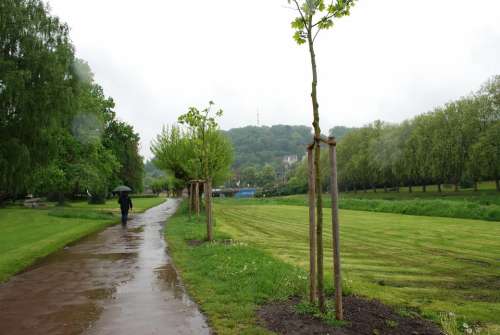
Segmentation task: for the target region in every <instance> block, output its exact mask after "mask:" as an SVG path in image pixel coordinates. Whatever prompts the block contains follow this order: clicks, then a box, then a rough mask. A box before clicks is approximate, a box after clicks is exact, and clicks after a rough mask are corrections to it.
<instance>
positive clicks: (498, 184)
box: [495, 178, 500, 192]
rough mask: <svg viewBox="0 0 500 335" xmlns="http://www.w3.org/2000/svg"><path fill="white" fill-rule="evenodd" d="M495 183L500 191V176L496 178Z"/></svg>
mask: <svg viewBox="0 0 500 335" xmlns="http://www.w3.org/2000/svg"><path fill="white" fill-rule="evenodd" d="M495 185H496V187H497V191H498V192H500V180H499V179H498V178H497V179H495Z"/></svg>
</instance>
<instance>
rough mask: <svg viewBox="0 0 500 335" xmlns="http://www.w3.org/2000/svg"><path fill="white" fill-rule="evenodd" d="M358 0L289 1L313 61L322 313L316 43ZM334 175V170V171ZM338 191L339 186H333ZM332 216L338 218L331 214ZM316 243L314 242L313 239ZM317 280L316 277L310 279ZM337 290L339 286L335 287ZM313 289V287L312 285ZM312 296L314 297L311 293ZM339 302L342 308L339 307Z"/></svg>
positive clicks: (319, 288)
mask: <svg viewBox="0 0 500 335" xmlns="http://www.w3.org/2000/svg"><path fill="white" fill-rule="evenodd" d="M354 1H355V0H332V1H331V3H330V4H326V3H325V1H324V0H301V1H299V0H288V3H289V4H292V5H293V7H292V8H293V9H295V10H297V12H298V14H299V16H298V17H297V18H295V20H294V21H293V22H292V28H293V29H294V30H295V34H294V35H293V37H294V39H295V41H296V42H297V43H298V44H299V45H302V44H305V43H307V45H308V47H309V54H310V58H311V70H312V85H311V86H312V87H311V100H312V107H313V127H314V181H315V182H314V186H315V187H314V188H315V196H316V243H317V255H316V257H317V287H316V290H317V295H318V305H319V308H320V310H321V311H325V309H326V307H325V294H324V282H323V276H324V274H323V199H322V189H321V172H320V152H321V151H320V138H321V128H320V124H319V103H318V96H317V87H318V70H317V65H316V54H315V51H314V43H315V41H316V38H317V37H318V34H319V32H320V31H321V30H326V29H329V28H332V27H333V25H334V20H336V19H340V18H341V17H343V16H347V15H349V12H350V9H351V7H352V6H353V4H354ZM334 173H335V171H334ZM334 186H335V188H336V186H337V185H334ZM332 215H335V214H334V213H332ZM311 240H313V239H311ZM311 277H312V278H311V279H310V280H311V281H314V276H311ZM335 277H336V278H337V276H335ZM335 286H336V287H338V283H336V285H335ZM311 287H313V285H311ZM311 297H313V294H311ZM336 300H337V308H336V317H337V319H342V307H341V301H338V300H339V299H336ZM339 303H340V305H339Z"/></svg>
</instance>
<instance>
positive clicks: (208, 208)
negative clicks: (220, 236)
mask: <svg viewBox="0 0 500 335" xmlns="http://www.w3.org/2000/svg"><path fill="white" fill-rule="evenodd" d="M205 213H206V216H207V217H206V220H207V240H208V241H209V242H212V241H213V240H214V236H213V226H212V181H211V180H210V179H208V180H207V181H206V182H205Z"/></svg>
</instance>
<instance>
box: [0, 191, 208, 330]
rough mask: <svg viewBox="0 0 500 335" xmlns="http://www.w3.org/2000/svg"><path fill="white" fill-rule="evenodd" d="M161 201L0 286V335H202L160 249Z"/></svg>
mask: <svg viewBox="0 0 500 335" xmlns="http://www.w3.org/2000/svg"><path fill="white" fill-rule="evenodd" d="M177 205H178V201H177V200H168V201H167V202H165V203H163V204H162V205H160V206H158V207H155V208H152V209H150V210H148V211H147V212H145V213H144V214H138V215H135V218H134V219H133V220H131V221H129V224H128V227H127V228H122V227H121V226H120V225H118V226H114V227H110V228H108V229H106V230H104V231H103V232H101V233H98V234H95V235H92V236H89V237H87V238H85V239H84V240H82V241H81V242H78V243H77V244H75V245H73V246H71V247H69V248H66V249H65V250H63V251H60V252H58V253H55V254H53V255H52V256H49V257H48V258H47V259H45V260H44V261H42V262H41V263H40V264H38V265H37V266H35V267H33V268H32V269H30V270H29V271H27V272H24V273H22V274H20V275H18V276H16V277H14V278H12V279H11V280H10V281H9V282H7V283H5V284H3V285H0V334H2V335H3V334H5V335H17V334H23V335H26V334H47V335H49V334H64V335H66V334H89V335H97V334H104V335H107V334H109V335H114V334H119V335H128V334H131V335H132V334H133V335H142V334H143V335H150V334H166V335H169V334H179V335H182V334H196V335H198V334H209V329H208V327H207V325H206V322H205V319H204V317H203V315H202V314H200V312H199V311H198V308H197V306H196V305H195V304H194V303H193V302H192V301H191V300H190V299H189V297H188V296H187V295H186V293H185V291H184V288H183V287H182V286H181V285H180V283H179V280H178V277H177V274H176V272H175V270H174V268H173V267H172V265H171V263H170V260H169V257H168V255H167V253H166V244H165V241H164V239H163V233H162V231H163V223H164V222H165V221H166V219H167V218H168V217H169V216H170V215H172V214H173V213H174V212H175V210H176V208H177Z"/></svg>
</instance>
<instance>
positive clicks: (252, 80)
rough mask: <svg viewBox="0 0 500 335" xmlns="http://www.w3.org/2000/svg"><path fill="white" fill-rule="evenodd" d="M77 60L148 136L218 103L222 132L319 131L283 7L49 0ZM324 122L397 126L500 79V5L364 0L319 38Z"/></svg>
mask: <svg viewBox="0 0 500 335" xmlns="http://www.w3.org/2000/svg"><path fill="white" fill-rule="evenodd" d="M48 2H49V3H50V6H51V8H52V12H53V14H56V15H58V16H60V17H61V19H62V20H63V21H65V22H67V23H68V24H69V26H70V27H71V37H72V40H73V42H74V44H75V46H76V51H77V56H78V57H80V58H83V59H85V60H87V61H88V62H89V64H90V66H91V67H92V69H93V71H94V73H95V76H96V80H97V82H98V83H100V84H101V85H102V86H103V87H104V89H105V92H106V94H107V95H110V96H112V97H113V98H114V99H115V102H116V105H117V107H116V111H117V114H118V117H119V118H120V119H122V120H125V121H127V122H130V123H131V124H133V125H134V127H135V128H136V130H137V131H138V132H139V133H140V135H141V137H142V140H143V141H142V154H143V155H145V156H146V157H150V153H149V142H150V140H151V139H152V138H154V137H155V136H156V134H157V133H158V132H159V131H160V130H161V128H162V125H164V124H169V123H173V122H175V120H176V119H177V117H178V115H180V114H182V113H184V112H185V111H186V110H187V108H188V107H189V106H199V107H203V106H205V105H206V103H207V102H208V101H209V100H214V101H215V102H216V103H217V104H218V105H219V106H220V107H221V108H223V109H224V111H225V115H224V117H223V120H222V122H221V124H222V127H223V128H224V129H228V128H233V127H240V126H245V125H255V124H256V123H257V112H258V111H259V113H260V120H261V124H263V125H273V124H303V125H309V124H310V123H311V114H312V113H311V107H310V101H309V90H310V77H311V75H310V66H309V58H308V53H307V49H306V47H304V46H301V47H299V46H297V45H296V44H295V42H294V41H293V40H292V38H291V35H292V30H291V28H290V21H291V19H292V18H293V17H294V15H295V13H294V11H292V10H290V9H287V6H288V5H287V1H286V0H251V1H243V0H212V1H206V0H190V1H179V0H177V1H172V0H142V1H137V0H136V1H132V0H49V1H48ZM317 45H318V46H317V54H318V62H319V71H320V77H319V80H320V81H319V85H320V86H319V102H320V113H321V117H322V120H321V125H322V128H323V129H325V130H326V129H328V128H330V127H332V126H334V125H347V126H361V125H363V124H366V123H368V122H371V121H373V120H375V119H382V120H385V121H391V122H398V121H402V120H404V119H406V118H409V117H411V116H414V115H416V114H420V113H424V112H427V111H429V110H431V109H432V108H433V107H435V106H437V105H440V104H443V103H445V102H447V101H449V100H451V99H454V98H457V97H459V96H462V95H465V94H467V93H469V92H471V91H473V90H476V89H477V88H478V87H479V86H480V85H481V83H482V82H483V81H485V80H486V79H487V78H488V77H490V76H491V75H493V74H499V73H500V1H498V0H474V1H470V0H419V1H415V0H377V1H375V0H359V1H358V3H357V5H356V7H355V8H354V9H353V10H352V14H351V16H350V17H348V18H343V19H341V20H340V21H338V22H337V23H336V26H335V28H334V29H333V30H331V31H326V32H322V35H320V37H319V38H318V40H317Z"/></svg>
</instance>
